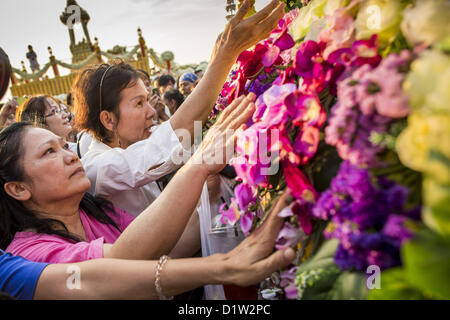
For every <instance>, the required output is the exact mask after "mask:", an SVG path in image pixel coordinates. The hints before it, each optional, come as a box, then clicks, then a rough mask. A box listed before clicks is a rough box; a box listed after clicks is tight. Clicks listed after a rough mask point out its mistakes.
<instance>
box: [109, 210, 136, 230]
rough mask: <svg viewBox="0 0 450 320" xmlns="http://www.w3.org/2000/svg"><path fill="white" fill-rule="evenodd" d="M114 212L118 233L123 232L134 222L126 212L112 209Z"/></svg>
mask: <svg viewBox="0 0 450 320" xmlns="http://www.w3.org/2000/svg"><path fill="white" fill-rule="evenodd" d="M114 210H115V211H116V214H117V217H118V219H117V220H118V223H117V226H118V227H119V229H120V231H121V232H123V230H125V229H126V228H127V227H128V225H129V224H130V223H131V222H132V221H133V220H134V217H133V216H132V215H131V214H129V213H128V212H126V211H123V210H121V209H119V208H117V207H114Z"/></svg>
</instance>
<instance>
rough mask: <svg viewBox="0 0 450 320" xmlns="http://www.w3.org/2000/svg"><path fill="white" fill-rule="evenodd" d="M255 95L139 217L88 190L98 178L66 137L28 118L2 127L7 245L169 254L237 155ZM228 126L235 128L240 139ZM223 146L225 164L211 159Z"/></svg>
mask: <svg viewBox="0 0 450 320" xmlns="http://www.w3.org/2000/svg"><path fill="white" fill-rule="evenodd" d="M253 100H254V95H249V96H248V97H245V98H244V97H243V96H241V97H240V98H238V99H236V100H235V102H233V103H232V104H231V105H230V106H229V107H228V108H227V110H228V111H227V112H224V114H223V116H222V117H221V119H220V120H219V121H218V122H217V124H216V125H215V126H214V127H213V128H212V129H211V130H210V132H209V133H208V135H207V136H206V137H205V140H204V141H203V142H202V144H201V146H200V148H198V149H197V151H196V152H195V153H194V155H193V156H192V157H191V159H190V160H189V161H188V162H187V163H186V164H185V165H184V166H183V167H182V168H181V169H180V170H179V171H178V173H177V174H176V175H175V177H174V178H173V179H172V181H171V182H170V183H169V185H168V186H167V187H166V189H165V190H164V191H163V193H162V194H161V196H160V197H158V198H157V199H156V200H155V201H154V202H153V203H152V204H151V205H150V206H149V207H147V209H145V210H144V211H143V212H142V214H140V215H139V216H138V217H137V218H135V219H134V220H133V218H132V217H131V216H130V215H128V214H127V213H125V212H123V211H120V210H118V209H115V208H114V207H113V206H112V204H111V203H110V202H108V201H106V200H104V199H101V198H98V197H97V198H95V197H93V196H91V195H89V194H88V193H87V192H86V191H87V190H88V189H89V187H90V181H89V179H88V178H87V177H86V174H85V172H84V169H83V166H82V165H81V162H80V160H79V158H78V157H77V156H76V154H74V153H73V152H72V151H70V150H69V149H68V146H67V143H66V142H65V141H64V140H63V139H62V138H61V137H59V136H57V135H55V134H54V133H52V132H51V131H49V130H46V129H43V128H36V127H33V126H31V124H29V123H25V122H22V123H16V124H14V125H12V126H10V127H9V128H7V129H5V130H4V131H2V132H1V133H0V146H1V147H0V182H1V184H2V188H0V199H1V200H0V217H1V218H0V233H1V238H0V249H5V251H7V252H11V253H13V254H15V255H20V256H23V257H24V258H27V259H29V260H33V261H36V262H53V263H69V262H79V261H84V260H89V259H95V258H103V257H104V258H122V259H136V260H139V259H157V258H159V257H160V256H162V255H166V254H169V253H170V251H171V250H172V249H173V247H174V246H175V244H176V242H177V241H178V239H179V237H180V236H181V234H182V232H183V230H184V227H185V226H186V223H187V222H188V220H189V218H190V214H191V213H192V212H193V210H194V208H195V207H196V205H197V201H198V199H199V196H200V193H201V191H202V187H203V184H204V183H205V181H206V178H207V177H208V175H211V174H215V173H217V172H219V171H220V170H222V169H223V167H224V166H225V163H226V161H227V159H230V156H231V155H230V154H228V155H227V154H226V152H227V151H228V150H230V145H229V144H230V143H234V139H235V138H236V137H237V135H238V134H239V132H240V130H242V128H243V127H242V126H244V123H245V122H246V121H247V120H248V119H249V117H250V116H251V115H252V114H253V112H254V109H255V105H254V103H253ZM232 111H233V112H232ZM238 129H240V130H238ZM227 130H233V131H235V134H234V135H233V138H232V139H229V138H228V137H229V132H227ZM236 130H237V131H236ZM222 141H226V143H223V142H222ZM218 142H219V143H221V145H220V146H218V145H216V144H217V143H218ZM227 145H228V149H227ZM218 147H219V148H222V150H223V152H222V154H223V159H222V161H219V162H221V163H208V162H210V161H207V160H208V159H216V156H215V151H216V150H217V148H218ZM231 150H233V148H231ZM205 160H206V163H205ZM214 162H216V161H214ZM186 190H189V192H186ZM132 220H133V221H132Z"/></svg>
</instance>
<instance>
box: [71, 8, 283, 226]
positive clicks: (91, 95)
mask: <svg viewBox="0 0 450 320" xmlns="http://www.w3.org/2000/svg"><path fill="white" fill-rule="evenodd" d="M249 7H250V5H249V2H248V1H246V2H245V3H244V5H243V6H242V7H241V8H240V9H239V11H238V12H237V14H236V15H235V17H234V18H233V19H231V20H230V22H229V23H228V24H227V26H226V28H225V30H224V32H223V33H222V35H221V36H220V37H219V38H218V41H217V42H216V45H215V47H214V50H213V53H212V57H211V62H210V64H209V66H208V70H207V72H206V74H205V75H204V77H203V79H202V81H200V83H199V84H198V85H197V87H196V90H195V91H194V92H193V93H192V94H191V95H190V96H189V97H188V99H186V101H185V102H184V103H183V105H182V106H181V107H180V108H179V109H178V110H177V112H175V114H174V115H173V116H172V117H171V118H170V120H168V121H166V122H165V123H163V124H161V125H160V126H157V127H156V126H155V123H154V120H153V117H154V114H155V110H154V109H153V108H152V106H151V105H150V103H149V92H148V91H147V89H146V87H145V85H144V83H143V81H142V80H141V78H140V77H139V74H138V72H137V71H136V70H134V69H133V68H132V67H131V66H129V65H127V64H125V63H123V62H121V63H116V64H112V65H105V64H104V65H101V66H99V67H91V68H89V69H86V70H84V71H83V72H81V73H80V74H79V76H78V77H77V80H76V82H75V84H74V88H73V90H72V92H73V95H74V113H75V119H76V123H77V126H78V129H82V130H87V131H89V132H90V133H91V134H92V135H93V137H94V138H93V141H92V143H91V145H90V147H89V151H88V152H87V153H86V154H85V155H84V156H83V158H82V159H81V160H82V163H83V166H84V169H85V170H86V174H87V176H88V178H89V180H90V181H91V189H90V190H89V192H90V193H92V194H94V195H99V196H102V197H105V198H107V199H108V200H110V201H112V202H113V204H114V205H115V206H116V207H118V208H120V209H122V210H125V211H127V212H128V213H130V214H132V215H135V216H136V215H138V214H139V213H140V212H142V211H143V209H145V208H146V207H147V206H148V205H149V204H150V203H152V202H153V201H154V200H155V199H156V197H157V196H158V195H159V194H160V192H161V190H160V188H159V186H158V184H157V183H156V182H155V181H156V180H158V179H159V178H161V177H163V176H165V175H167V174H168V173H170V172H172V171H173V170H175V169H177V168H178V167H180V166H181V164H182V162H181V161H178V162H176V161H174V158H177V159H178V160H182V159H181V156H178V157H176V156H175V157H174V156H173V155H180V154H181V153H182V152H183V151H184V150H183V147H182V146H181V143H180V141H183V138H184V141H183V146H184V147H185V148H188V147H190V145H191V143H192V142H193V136H194V122H195V121H201V122H204V121H206V120H207V118H208V116H209V114H210V112H211V110H212V108H213V106H214V104H215V101H216V99H217V96H218V94H219V92H220V90H221V88H222V86H223V83H224V82H225V80H226V77H227V75H228V73H229V71H230V69H231V67H232V65H233V64H234V62H235V61H236V58H237V56H238V55H239V54H240V53H241V52H242V51H243V50H245V49H247V48H248V47H250V46H252V45H254V44H256V43H257V42H259V41H260V40H262V39H264V38H266V37H267V36H268V35H269V33H270V31H271V30H272V29H273V28H274V27H275V26H276V24H277V22H278V20H279V19H280V18H281V17H282V15H283V12H284V5H283V4H282V3H280V2H279V1H278V0H274V1H272V2H271V3H270V4H269V5H267V6H266V7H265V8H264V9H262V10H261V11H259V12H258V13H256V14H254V15H253V16H251V17H249V18H247V19H245V20H244V16H245V14H246V13H247V11H248V9H249ZM199 127H200V128H201V125H200V126H199ZM200 131H201V130H200ZM186 192H189V190H186ZM197 227H198V226H197Z"/></svg>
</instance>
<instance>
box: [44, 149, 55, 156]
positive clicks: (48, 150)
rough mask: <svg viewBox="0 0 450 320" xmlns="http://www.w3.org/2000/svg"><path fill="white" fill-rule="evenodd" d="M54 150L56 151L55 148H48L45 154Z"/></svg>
mask: <svg viewBox="0 0 450 320" xmlns="http://www.w3.org/2000/svg"><path fill="white" fill-rule="evenodd" d="M53 152H54V150H53V148H48V149H47V150H46V151H45V152H44V156H45V155H46V154H49V153H53Z"/></svg>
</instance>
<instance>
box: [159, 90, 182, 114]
mask: <svg viewBox="0 0 450 320" xmlns="http://www.w3.org/2000/svg"><path fill="white" fill-rule="evenodd" d="M163 99H167V100H175V101H176V103H177V110H178V108H179V107H180V106H181V104H182V103H183V102H184V96H183V94H182V93H181V92H180V91H179V90H177V89H172V90H169V91H166V92H164V94H163Z"/></svg>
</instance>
